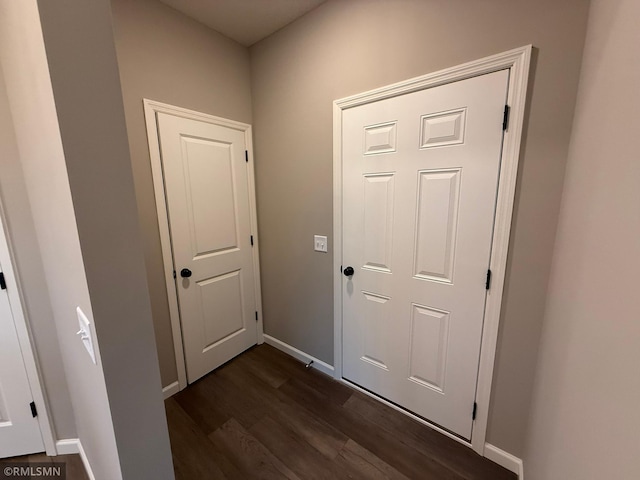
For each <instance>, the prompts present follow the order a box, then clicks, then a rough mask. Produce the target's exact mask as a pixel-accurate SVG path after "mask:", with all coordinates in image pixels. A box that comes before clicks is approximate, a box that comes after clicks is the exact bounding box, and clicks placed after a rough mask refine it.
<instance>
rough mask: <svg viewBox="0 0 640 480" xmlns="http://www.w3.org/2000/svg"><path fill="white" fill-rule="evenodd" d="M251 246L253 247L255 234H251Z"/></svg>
mask: <svg viewBox="0 0 640 480" xmlns="http://www.w3.org/2000/svg"><path fill="white" fill-rule="evenodd" d="M251 246H252V247H253V235H251Z"/></svg>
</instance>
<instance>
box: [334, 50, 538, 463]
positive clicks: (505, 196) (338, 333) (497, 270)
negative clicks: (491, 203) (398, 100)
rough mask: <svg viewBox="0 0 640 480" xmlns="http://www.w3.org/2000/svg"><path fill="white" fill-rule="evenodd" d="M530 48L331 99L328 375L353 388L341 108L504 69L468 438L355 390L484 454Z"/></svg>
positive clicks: (344, 108) (345, 108)
mask: <svg viewBox="0 0 640 480" xmlns="http://www.w3.org/2000/svg"><path fill="white" fill-rule="evenodd" d="M532 48H533V47H532V46H531V45H527V46H524V47H521V48H517V49H514V50H510V51H507V52H503V53H499V54H497V55H493V56H490V57H486V58H483V59H480V60H476V61H473V62H469V63H465V64H463V65H459V66H455V67H452V68H448V69H445V70H441V71H438V72H434V73H430V74H427V75H423V76H420V77H416V78H412V79H409V80H406V81H403V82H399V83H395V84H393V85H388V86H385V87H382V88H378V89H375V90H371V91H368V92H364V93H360V94H357V95H353V96H350V97H346V98H343V99H340V100H336V101H334V104H333V245H334V257H333V261H334V265H333V267H334V277H333V286H334V290H333V291H334V294H333V298H334V376H335V379H336V380H338V381H341V382H345V383H348V384H349V385H350V386H352V387H354V388H358V387H356V386H354V385H353V384H351V383H349V382H347V381H346V380H344V379H343V377H342V321H343V319H342V308H343V306H342V303H343V299H342V296H343V281H342V273H341V267H342V265H343V258H342V209H343V204H342V112H343V110H347V109H349V108H353V107H357V106H360V105H365V104H367V103H372V102H376V101H379V100H383V99H386V98H392V97H396V96H399V95H404V94H407V93H412V92H416V91H419V90H425V89H428V88H433V87H437V86H439V85H444V84H447V83H453V82H457V81H460V80H465V79H467V78H471V77H476V76H479V75H483V74H487V73H492V72H495V71H498V70H504V69H508V70H509V84H508V95H507V105H508V106H509V108H510V112H509V119H508V127H507V129H506V131H505V133H504V140H503V146H502V157H501V168H500V177H499V180H498V194H497V203H496V215H495V219H494V229H493V232H494V233H493V241H492V244H491V260H490V269H491V272H492V278H491V288H490V289H489V290H488V292H487V299H486V304H485V310H484V325H483V330H482V341H481V347H480V366H479V369H478V383H477V387H476V397H475V401H476V404H477V411H476V418H475V420H474V423H473V431H472V434H471V441H470V442H467V441H466V440H462V439H460V438H459V437H457V436H455V435H453V434H451V433H449V432H447V431H446V430H444V429H441V428H439V427H438V426H436V425H433V424H431V423H429V422H428V421H426V420H423V419H422V418H420V417H417V416H415V415H411V414H410V413H408V412H407V411H405V410H403V409H401V408H400V407H398V406H396V405H394V404H392V403H390V402H386V401H384V400H382V399H380V398H379V397H377V396H373V395H372V394H370V393H369V392H367V391H365V390H362V389H359V390H361V391H363V393H365V394H368V395H372V396H373V397H374V398H376V399H378V400H380V401H382V402H384V403H386V404H387V405H389V406H391V407H392V408H395V409H397V410H399V411H401V412H403V413H406V414H408V415H411V416H413V417H414V418H415V419H416V420H418V421H420V422H422V423H425V424H427V425H429V426H430V427H431V428H434V429H435V430H438V431H439V432H441V433H443V434H444V435H447V436H449V437H451V438H453V439H455V440H457V441H458V442H460V443H462V444H464V445H467V446H469V447H471V448H473V450H475V451H476V452H477V453H479V454H480V455H484V453H485V439H486V432H487V422H488V416H489V401H490V397H491V383H492V378H493V368H494V363H495V353H496V346H497V340H498V327H499V323H500V310H501V305H502V295H503V291H504V280H505V275H506V266H507V254H508V249H509V236H510V233H511V218H512V214H513V205H514V199H515V190H516V179H517V174H518V162H519V157H520V144H521V138H522V130H523V124H524V113H525V104H526V95H527V84H528V79H529V66H530V63H531V52H532Z"/></svg>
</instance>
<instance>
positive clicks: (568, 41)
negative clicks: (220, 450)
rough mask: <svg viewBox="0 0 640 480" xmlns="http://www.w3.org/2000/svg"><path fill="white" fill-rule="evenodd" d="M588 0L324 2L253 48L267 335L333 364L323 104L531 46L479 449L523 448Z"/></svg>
mask: <svg viewBox="0 0 640 480" xmlns="http://www.w3.org/2000/svg"><path fill="white" fill-rule="evenodd" d="M587 10H588V2H587V1H586V0H567V1H563V2H557V1H555V0H541V1H538V2H513V1H510V0H487V1H484V2H469V1H468V0H449V1H446V2H444V1H423V0H398V1H394V2H389V1H377V0H350V1H348V2H345V1H340V0H329V1H328V2H327V3H325V4H323V5H321V6H320V7H318V8H317V9H315V10H314V11H312V12H311V13H309V14H308V15H306V16H304V17H302V18H301V19H300V20H298V21H296V22H294V23H293V24H291V25H289V26H287V27H285V28H284V29H282V30H280V31H279V32H277V33H275V34H274V35H272V36H271V37H268V38H267V39H265V40H263V41H261V42H259V43H258V44H256V45H254V46H252V47H251V49H250V52H251V74H252V96H253V117H254V137H255V149H256V172H257V173H256V175H257V198H258V220H259V232H260V240H261V262H262V265H261V266H262V289H263V308H264V322H265V330H266V333H267V334H269V335H272V336H274V337H276V338H278V339H280V340H282V341H284V342H286V343H288V344H290V345H293V346H294V347H297V348H299V349H300V350H303V351H305V352H307V353H309V354H311V355H314V356H316V357H318V358H320V359H321V360H324V361H326V362H328V363H333V297H332V295H333V293H332V279H333V276H334V275H337V272H333V269H332V253H331V251H332V248H331V244H330V245H329V254H328V255H327V254H322V253H316V252H314V251H313V248H312V245H313V243H312V238H313V235H314V234H325V235H329V238H331V235H332V101H333V100H335V99H337V98H341V97H345V96H348V95H352V94H356V93H359V92H362V91H365V90H369V89H372V88H376V87H380V86H383V85H386V84H390V83H393V82H398V81H401V80H404V79H407V78H410V77H413V76H417V75H422V74H425V73H429V72H433V71H435V70H438V69H442V68H446V67H450V66H454V65H457V64H460V63H463V62H466V61H470V60H474V59H477V58H481V57H484V56H487V55H491V54H494V53H498V52H501V51H505V50H509V49H511V48H515V47H520V46H523V45H526V44H530V43H531V44H534V45H535V46H536V47H537V49H538V50H537V63H536V64H535V65H534V71H533V75H532V82H531V86H532V90H531V95H530V107H529V117H528V124H527V125H526V130H525V146H524V151H523V155H522V158H521V169H520V173H519V181H520V184H519V189H518V193H517V198H516V206H515V214H514V220H513V227H514V228H513V234H512V240H511V251H510V257H509V264H508V273H507V284H506V290H505V299H504V304H503V315H502V320H501V322H502V323H501V331H500V338H499V346H498V354H497V364H496V371H495V376H494V389H493V401H492V406H491V413H490V419H489V432H488V440H489V442H491V443H493V444H495V445H497V446H498V447H501V448H503V449H505V450H507V451H508V452H510V453H513V454H515V455H522V454H523V453H524V439H525V430H526V422H527V417H528V412H529V405H530V396H531V391H532V384H533V377H534V372H535V366H536V358H537V350H538V339H539V335H540V328H541V323H542V317H543V314H544V305H545V293H546V289H547V281H548V276H549V268H550V259H551V254H552V250H553V243H554V237H555V229H556V221H557V215H558V209H559V205H560V197H561V192H562V183H563V175H564V168H565V161H566V155H567V150H568V145H569V136H570V131H571V124H572V118H573V111H574V102H575V95H576V89H577V84H578V75H579V68H580V61H581V56H582V48H583V41H584V35H585V27H586V18H587Z"/></svg>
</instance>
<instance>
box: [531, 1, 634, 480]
mask: <svg viewBox="0 0 640 480" xmlns="http://www.w3.org/2000/svg"><path fill="white" fill-rule="evenodd" d="M638 19H640V3H638V2H637V1H636V0H594V1H593V2H592V6H591V12H590V15H589V27H588V33H587V41H586V46H585V54H584V60H583V67H582V75H581V80H580V90H579V94H578V102H577V106H576V118H575V122H574V129H573V136H572V140H571V149H570V152H569V159H568V164H567V172H566V176H565V184H564V193H563V198H562V209H561V213H560V220H559V224H558V236H557V240H556V246H555V251H554V257H553V268H552V273H551V278H550V282H549V291H548V300H547V311H546V314H545V320H544V327H543V334H542V340H541V344H540V355H539V359H540V360H539V364H538V376H537V380H536V384H535V389H534V392H533V393H534V394H533V404H532V411H531V418H530V421H529V434H528V439H527V440H528V441H527V449H526V453H525V456H524V466H525V473H526V478H527V479H528V480H548V479H565V478H566V479H580V480H600V479H603V478H611V479H616V480H618V479H619V480H623V479H625V480H626V479H632V478H638V472H640V455H638V453H639V452H640V443H639V441H638V432H639V431H640V410H639V409H638V406H639V405H640V374H639V370H638V366H639V365H640V296H639V295H638V272H639V271H640V241H639V239H640V214H639V213H638V209H639V206H640V188H639V180H640V159H639V154H638V152H639V151H640V141H639V140H638V132H640V118H639V117H638V112H640V90H639V89H638V85H640V56H638V45H640V29H638Z"/></svg>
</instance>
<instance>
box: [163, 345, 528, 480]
mask: <svg viewBox="0 0 640 480" xmlns="http://www.w3.org/2000/svg"><path fill="white" fill-rule="evenodd" d="M166 409H167V419H168V422H169V434H170V436H171V447H172V451H173V461H174V468H175V472H176V478H177V479H178V480H183V479H184V480H198V479H218V478H219V479H251V478H261V479H279V478H289V479H300V480H310V479H327V480H328V479H332V480H333V479H342V478H349V479H363V480H364V479H366V480H369V479H420V480H462V479H466V480H481V479H483V480H484V479H487V480H489V479H490V480H502V479H505V480H506V479H509V480H513V479H515V478H516V476H515V475H514V474H512V473H511V472H508V471H507V470H505V469H503V468H502V467H500V466H498V465H496V464H494V463H492V462H490V461H488V460H486V459H484V458H482V457H480V456H479V455H477V454H475V453H474V452H473V451H472V450H471V449H469V448H467V447H464V446H463V445H460V444H459V443H457V442H455V441H454V440H451V439H449V438H447V437H445V436H443V435H441V434H439V433H437V432H435V431H434V430H431V429H430V428H428V427H425V426H424V425H422V424H420V423H418V422H415V421H413V420H412V419H410V418H409V417H407V416H406V415H403V414H401V413H399V412H397V411H395V410H393V409H391V408H389V407H387V406H385V405H383V404H382V403H380V402H377V401H375V400H373V399H371V398H369V397H368V396H366V395H363V394H361V393H360V392H358V391H355V390H353V389H351V388H349V387H347V386H345V385H343V384H341V383H338V382H336V381H334V380H333V379H331V378H330V377H328V376H326V375H323V374H322V373H319V372H318V371H317V370H313V369H312V370H306V369H305V368H304V365H303V364H302V363H300V362H298V361H296V360H294V359H293V358H291V357H289V356H288V355H285V354H284V353H281V352H279V351H278V350H276V349H274V348H273V347H270V346H268V345H261V346H258V347H254V348H252V349H251V350H249V351H247V352H245V353H244V354H242V355H240V356H239V357H237V358H236V359H234V360H232V361H231V362H229V363H227V364H226V365H224V366H222V367H221V368H219V369H217V370H216V371H215V372H212V373H211V374H209V375H207V376H206V377H204V378H203V379H201V380H199V381H198V382H196V383H194V384H193V385H190V386H189V387H188V388H186V389H185V390H183V391H182V392H180V393H178V394H176V395H175V396H173V397H172V398H169V399H168V400H166Z"/></svg>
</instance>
